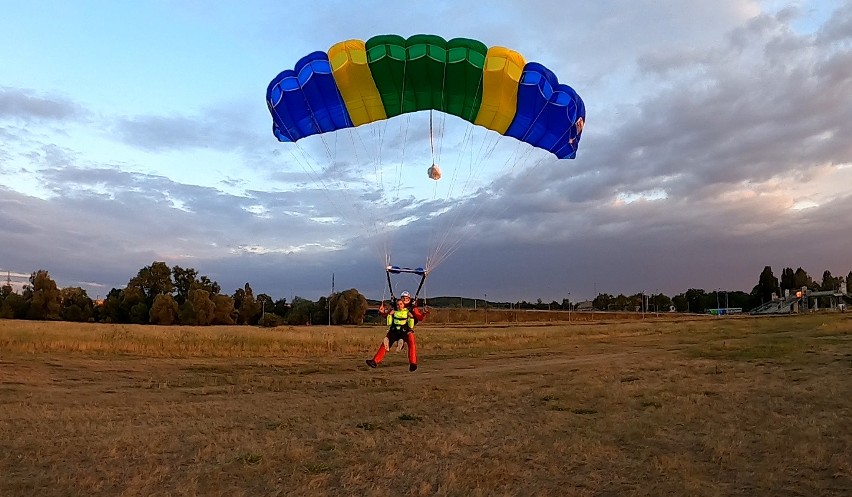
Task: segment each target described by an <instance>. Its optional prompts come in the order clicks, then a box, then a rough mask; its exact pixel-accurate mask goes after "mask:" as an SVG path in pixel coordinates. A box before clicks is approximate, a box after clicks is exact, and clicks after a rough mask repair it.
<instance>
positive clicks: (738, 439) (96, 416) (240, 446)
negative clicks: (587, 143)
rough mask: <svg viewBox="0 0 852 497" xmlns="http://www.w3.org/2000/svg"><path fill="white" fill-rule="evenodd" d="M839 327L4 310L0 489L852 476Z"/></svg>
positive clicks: (701, 484)
mask: <svg viewBox="0 0 852 497" xmlns="http://www.w3.org/2000/svg"><path fill="white" fill-rule="evenodd" d="M850 332H852V320H850V319H849V317H848V316H846V315H817V316H803V317H789V318H784V319H752V318H741V319H729V318H714V319H700V320H692V321H677V320H671V319H666V320H663V319H659V320H651V319H648V320H645V321H639V322H635V321H633V322H622V321H606V322H588V323H583V324H577V323H574V324H570V325H568V324H560V325H556V326H517V327H505V326H494V327H483V326H476V327H473V326H471V327H467V328H459V327H455V328H446V327H441V326H424V327H422V328H421V329H419V330H418V335H417V336H418V347H419V356H420V357H421V359H420V366H421V367H420V369H419V370H418V371H417V372H416V373H413V374H412V373H408V371H407V367H406V361H405V358H404V354H393V353H392V354H390V355H389V357H388V358H387V359H386V361H385V363H384V364H382V365H381V366H380V367H379V368H378V369H376V370H370V369H368V368H367V367H366V365H364V363H363V359H365V358H366V357H369V356H370V355H371V354H372V352H373V351H374V349H375V347H377V346H378V344H379V342H380V340H381V337H382V336H383V334H384V332H383V329H382V328H370V327H358V328H334V329H328V328H323V327H314V328H295V329H289V328H279V329H273V330H263V329H245V328H236V327H235V328H178V327H175V328H152V327H127V326H101V325H68V324H67V323H22V322H17V321H0V495H3V496H6V495H10V496H18V495H21V496H24V495H26V496H29V495H44V496H53V495H55V496H77V495H80V496H82V495H128V496H130V495H163V496H165V495H205V496H206V495H228V496H242V495H245V496H248V495H252V496H254V495H444V496H462V495H463V496H468V495H470V496H477V495H479V496H486V495H487V496H494V495H524V496H527V495H578V496H587V495H588V496H592V495H672V496H682V495H696V496H727V495H749V496H751V495H767V496H770V495H771V496H777V495H838V496H839V495H849V494H850V493H852V462H851V461H850V456H849V454H851V453H852V428H850V426H852V425H850V423H849V419H850V415H852V380H850V373H852V342H851V341H850V338H852V334H850Z"/></svg>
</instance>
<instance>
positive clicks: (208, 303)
mask: <svg viewBox="0 0 852 497" xmlns="http://www.w3.org/2000/svg"><path fill="white" fill-rule="evenodd" d="M184 306H189V307H190V312H189V313H188V316H191V320H190V322H184V310H183V309H181V323H182V324H193V325H198V326H207V325H209V324H211V323H212V322H213V316H214V312H215V311H216V304H214V303H213V301H212V300H210V292H208V291H207V290H201V289H199V288H196V289H193V290H190V291H189V295H187V299H186V302H185V303H184Z"/></svg>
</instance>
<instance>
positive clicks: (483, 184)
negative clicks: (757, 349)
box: [0, 0, 852, 301]
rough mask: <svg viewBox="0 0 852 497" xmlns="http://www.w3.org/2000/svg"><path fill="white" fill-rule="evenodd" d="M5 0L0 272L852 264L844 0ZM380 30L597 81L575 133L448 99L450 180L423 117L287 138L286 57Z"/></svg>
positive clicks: (474, 271)
mask: <svg viewBox="0 0 852 497" xmlns="http://www.w3.org/2000/svg"><path fill="white" fill-rule="evenodd" d="M2 4H3V8H2V10H3V15H2V17H0V271H2V273H3V275H2V276H3V279H4V280H5V277H6V274H7V273H9V274H10V275H11V277H12V279H13V280H16V281H25V280H26V278H27V276H28V275H29V274H30V273H31V272H33V271H35V270H38V269H47V270H48V271H50V274H51V276H52V277H53V278H54V279H55V280H56V281H57V283H58V284H59V285H60V286H82V287H84V288H86V289H87V290H88V292H89V294H90V296H91V297H93V298H94V297H96V296H98V295H100V296H101V297H103V296H104V295H106V293H107V292H108V291H109V290H110V289H111V288H113V287H116V288H120V287H123V286H124V285H125V284H126V283H127V281H128V280H129V279H130V278H131V277H132V276H134V275H135V274H136V272H137V271H138V270H139V269H140V268H142V267H144V266H147V265H149V264H151V263H152V262H154V261H165V262H166V263H167V264H168V265H169V266H173V265H180V266H183V267H193V268H196V269H197V270H198V271H199V272H200V273H201V274H204V275H207V276H209V277H210V278H212V279H214V280H216V281H218V282H219V283H220V284H221V285H222V288H223V291H224V292H226V293H233V291H234V290H235V289H236V288H238V287H242V285H243V284H245V283H246V282H249V283H250V284H251V285H252V287H253V288H254V290H255V292H256V293H261V292H263V293H268V294H270V295H271V296H273V297H274V298H281V297H285V298H288V299H291V298H292V297H293V296H296V295H298V296H302V297H306V298H311V299H315V298H317V297H319V296H320V295H326V294H328V293H329V291H330V286H331V276H332V273H333V274H334V276H335V284H336V289H337V290H341V289H346V288H352V287H354V288H358V289H359V290H360V291H361V292H362V293H364V294H365V295H367V296H368V297H371V298H379V297H382V296H383V292H384V286H385V280H384V278H385V275H384V271H383V263H384V260H385V256H386V255H387V254H390V256H391V261H392V263H394V264H398V265H402V266H424V265H426V264H427V260H428V261H431V262H430V267H432V269H433V271H432V273H431V275H430V277H429V279H428V280H427V284H426V290H425V293H426V295H427V296H439V295H464V296H468V297H478V298H482V297H483V295H485V294H487V295H488V299H489V300H530V301H534V300H536V299H538V298H541V299H543V300H545V301H550V300H560V301H561V299H562V298H566V297H568V296H569V294H570V298H571V299H572V300H582V299H586V298H592V297H594V295H595V294H596V292H597V293H599V292H608V293H616V294H617V293H625V294H631V293H634V292H639V291H646V292H663V293H666V294H668V295H674V294H677V293H680V292H683V291H685V290H686V289H688V288H704V289H707V290H709V291H711V290H714V289H717V288H720V289H725V290H745V291H749V290H750V289H751V288H752V286H754V285H755V284H756V283H757V278H758V275H759V274H760V272H761V270H762V269H763V267H764V266H766V265H770V266H772V268H773V269H774V270H775V273H776V276H777V275H778V274H779V273H780V271H781V269H783V268H784V267H788V266H789V267H792V268H794V269H795V268H797V267H803V268H804V269H805V270H807V271H808V272H810V273H811V275H812V276H815V277H817V278H821V276H822V272H823V271H824V270H826V269H828V270H830V271H831V272H832V273H833V274H834V275H835V276H837V275H842V276H845V275H846V274H847V273H848V272H849V271H850V270H852V215H851V214H852V139H850V137H852V2H850V1H848V0H820V1H819V2H816V1H810V0H802V1H794V0H690V1H689V2H684V1H682V0H606V1H599V2H588V1H581V0H570V1H565V0H562V1H555V0H553V1H551V0H527V1H526V2H518V1H499V0H498V1H493V2H487V3H486V2H469V1H466V0H452V1H450V0H447V1H444V0H434V1H431V2H377V1H359V2H351V1H350V2H343V1H337V0H334V1H325V2H314V1H311V2H306V1H281V0H275V1H259V0H256V1H252V0H247V1H244V2H201V1H190V0H187V1H182V2H171V1H165V0H163V1H155V0H151V1H147V2H114V1H110V0H103V1H87V0H81V1H77V2H60V1H58V0H57V1H38V0H33V1H29V2H12V1H9V2H6V1H3V2H2ZM387 33H393V34H399V35H402V36H404V37H408V36H411V35H413V34H417V33H430V34H437V35H440V36H442V37H444V38H446V39H450V38H454V37H467V38H474V39H478V40H480V41H482V42H483V43H485V44H486V45H488V46H494V45H501V46H506V47H510V48H512V49H515V50H517V51H519V52H520V53H522V54H523V55H524V56H525V57H526V58H527V60H529V61H537V62H540V63H542V64H544V65H545V66H547V67H548V68H550V69H551V70H553V72H554V73H555V74H556V75H557V76H558V77H559V79H560V82H563V83H567V84H569V85H571V86H572V87H573V88H574V89H575V90H576V91H577V92H578V93H579V94H580V96H581V97H582V98H583V100H584V101H585V105H586V112H587V119H586V127H585V130H584V133H583V138H582V142H581V144H580V149H579V152H578V155H577V158H576V159H575V160H566V161H560V160H557V159H555V157H552V156H548V154H546V153H545V154H542V153H538V151H536V150H521V151H520V152H518V149H517V147H515V146H514V144H512V143H507V140H510V139H504V140H495V139H494V136H492V135H493V134H492V133H490V132H484V131H483V130H482V129H472V130H471V129H470V128H474V127H473V126H467V125H464V124H460V123H456V122H453V121H452V120H442V119H440V118H436V123H435V129H436V132H435V136H436V138H435V139H436V148H437V152H436V153H437V156H436V158H435V160H436V162H438V163H439V164H440V165H441V167H442V169H443V171H444V178H443V179H442V180H441V181H439V182H437V183H435V182H431V181H430V180H429V179H428V178H426V175H425V169H426V168H427V167H428V166H429V164H430V163H431V162H432V160H433V159H432V155H431V148H430V144H429V135H428V129H429V126H428V115H427V117H426V118H424V116H422V115H415V116H411V117H410V118H405V117H401V118H397V119H396V120H393V121H392V122H391V123H390V124H386V125H385V126H383V127H375V126H374V127H373V129H365V130H363V131H359V133H360V134H352V133H347V132H341V133H338V134H340V135H341V136H339V137H325V138H323V139H322V140H311V139H309V140H302V141H300V142H299V143H298V144H296V145H294V144H282V143H279V142H277V141H276V140H275V138H274V137H273V135H272V133H271V118H270V116H269V113H268V111H267V108H266V103H265V101H264V99H265V92H266V87H267V85H268V84H269V82H270V80H271V79H272V78H273V77H274V76H275V75H276V74H278V73H279V72H281V71H282V70H284V69H288V68H292V67H293V65H294V64H295V62H296V61H297V60H298V59H299V58H300V57H302V56H304V55H306V54H308V53H310V52H312V51H315V50H323V51H325V50H327V49H328V47H330V46H331V45H332V44H334V43H336V42H338V41H342V40H346V39H350V38H358V39H362V40H366V39H368V38H370V37H372V36H374V35H377V34H387ZM353 137H354V138H353ZM482 150H488V152H487V153H484V152H481V151H482ZM436 247H437V249H436ZM444 255H445V256H446V257H442V256H444ZM436 256H437V257H438V259H435V258H434V257H436ZM429 257H432V259H427V258H429ZM412 284H413V280H410V279H409V280H405V279H401V280H399V285H400V287H401V288H409V287H410V286H411V285H412ZM409 289H411V288H409Z"/></svg>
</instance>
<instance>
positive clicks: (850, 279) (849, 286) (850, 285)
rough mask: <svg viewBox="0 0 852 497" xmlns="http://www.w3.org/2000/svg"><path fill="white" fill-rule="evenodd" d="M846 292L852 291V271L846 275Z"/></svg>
mask: <svg viewBox="0 0 852 497" xmlns="http://www.w3.org/2000/svg"><path fill="white" fill-rule="evenodd" d="M846 293H852V271H849V274H847V275H846Z"/></svg>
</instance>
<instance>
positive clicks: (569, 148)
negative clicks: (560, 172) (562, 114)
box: [553, 85, 586, 159]
mask: <svg viewBox="0 0 852 497" xmlns="http://www.w3.org/2000/svg"><path fill="white" fill-rule="evenodd" d="M560 86H562V87H564V89H563V91H564V92H565V93H567V94H568V95H569V96H570V97H571V103H570V104H569V105H568V106H567V107H566V109H565V111H566V113H567V115H568V120H569V121H570V122H571V123H572V124H571V125H569V127H568V134H567V135H566V136H565V137H564V138H563V140H562V141H561V142H559V143H557V146H556V147H554V149H553V153H554V154H556V156H557V157H559V158H560V159H574V158H576V157H577V148H578V147H579V146H580V137H581V136H582V134H583V124H585V120H586V104H584V103H583V99H582V98H580V95H577V92H576V91H574V89H573V88H571V87H570V86H568V85H560ZM580 119H582V121H580V124H579V125H578V120H580Z"/></svg>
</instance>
